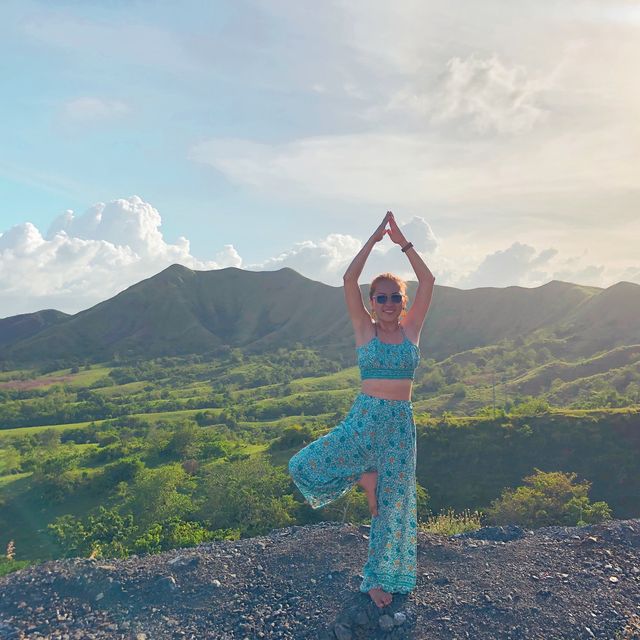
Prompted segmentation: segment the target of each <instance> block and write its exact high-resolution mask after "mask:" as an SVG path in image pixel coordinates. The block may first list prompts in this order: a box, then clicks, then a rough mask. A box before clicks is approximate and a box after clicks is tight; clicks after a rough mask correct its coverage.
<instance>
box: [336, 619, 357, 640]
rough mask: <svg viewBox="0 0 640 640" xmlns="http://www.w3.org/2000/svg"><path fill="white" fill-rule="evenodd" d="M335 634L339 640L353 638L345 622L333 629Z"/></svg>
mask: <svg viewBox="0 0 640 640" xmlns="http://www.w3.org/2000/svg"><path fill="white" fill-rule="evenodd" d="M333 632H334V633H335V634H336V638H337V639H338V640H351V638H353V635H352V633H351V629H350V628H349V627H348V626H347V625H346V624H344V623H343V622H339V623H338V624H337V625H336V626H335V627H334V628H333Z"/></svg>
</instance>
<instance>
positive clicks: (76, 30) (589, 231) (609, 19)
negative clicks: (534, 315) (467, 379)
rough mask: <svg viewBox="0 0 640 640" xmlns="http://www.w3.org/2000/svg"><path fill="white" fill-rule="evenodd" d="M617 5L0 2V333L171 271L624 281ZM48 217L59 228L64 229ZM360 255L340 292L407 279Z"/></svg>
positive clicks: (638, 224)
mask: <svg viewBox="0 0 640 640" xmlns="http://www.w3.org/2000/svg"><path fill="white" fill-rule="evenodd" d="M639 36H640V8H639V6H638V5H637V4H636V3H632V2H587V1H582V0H575V1H574V0H572V1H571V2H569V1H568V0H567V1H559V2H557V1H555V0H554V1H551V0H548V1H542V2H540V1H538V2H532V1H530V0H522V1H521V2H518V3H510V2H507V1H506V0H501V1H496V0H488V1H487V2H484V3H476V2H472V1H471V0H448V1H447V2H444V1H434V2H430V3H420V2H417V1H413V0H403V1H400V0H398V1H397V2H394V3H390V2H380V1H376V0H368V1H367V2H364V1H363V0H362V1H360V0H333V1H332V2H327V3H324V4H322V5H318V4H317V3H313V4H312V3H311V2H305V1H295V2H294V1H293V0H291V1H289V0H280V1H273V0H271V1H266V0H264V1H261V0H251V1H235V2H221V1H208V2H204V1H199V2H196V1H192V0H189V1H185V2H180V3H175V2H164V1H157V2H147V1H142V0H140V1H126V0H111V1H106V0H105V1H103V2H98V1H94V2H88V1H83V2H81V1H80V0H75V1H71V0H69V1H68V2H64V1H56V2H44V1H42V2H36V1H35V0H20V1H19V2H18V1H13V0H6V1H5V2H3V3H2V7H0V69H1V70H2V77H3V88H4V91H3V93H4V95H5V96H7V97H8V99H4V100H2V101H0V139H1V140H2V144H1V145H0V195H1V197H2V200H1V203H0V207H1V208H0V234H1V235H0V317H5V316H8V315H12V314H15V313H22V312H28V311H35V310H37V309H40V308H46V307H55V308H59V309H62V310H64V311H68V312H75V311H78V310H80V309H82V308H86V307H87V306H90V305H91V304H95V303H96V302H98V301H99V300H102V299H104V298H105V297H108V296H110V295H114V294H115V293H117V292H118V291H121V290H122V289H123V288H125V287H126V286H129V285H130V284H132V283H134V282H136V281H138V280H140V279H142V278H144V277H148V276H149V275H152V274H153V273H156V272H157V271H159V270H160V269H162V268H164V266H167V265H168V264H171V262H174V261H175V262H181V263H182V264H185V265H186V266H188V267H190V268H194V269H210V268H220V267H224V266H239V267H242V268H248V269H276V268H279V267H281V266H292V267H293V268H295V269H297V270H298V271H300V272H301V273H303V274H304V275H306V276H308V277H310V278H313V279H317V280H322V281H324V282H327V283H328V284H332V285H336V286H337V285H339V284H340V278H341V274H342V272H344V270H345V268H346V266H347V265H348V263H349V261H350V260H351V258H352V257H353V255H354V254H355V253H356V252H357V250H358V249H359V247H360V246H361V243H362V242H364V241H365V240H366V239H367V237H368V236H369V235H370V234H371V232H372V231H373V229H374V228H375V226H376V224H377V223H378V221H379V219H381V218H382V217H383V216H384V213H385V211H386V210H387V209H392V210H394V212H395V213H396V218H397V219H398V220H399V221H400V222H401V223H402V224H403V225H405V234H406V235H407V237H409V236H410V234H413V235H412V236H411V237H410V238H409V239H411V240H412V241H413V242H414V244H416V246H418V247H419V248H420V251H421V253H422V254H423V256H424V257H425V260H426V261H427V263H428V264H429V265H430V267H431V269H432V271H433V272H434V274H435V275H436V279H437V280H436V281H437V282H438V283H439V284H448V285H451V286H458V287H462V288H471V287H476V286H508V285H520V286H539V285H541V284H544V283H545V282H548V281H549V280H551V279H562V280H568V281H572V282H578V283H581V284H588V285H593V286H600V287H606V286H609V285H611V284H613V283H615V282H617V281H619V280H631V281H634V282H639V283H640V259H639V258H638V252H637V249H636V246H635V245H636V240H635V238H637V237H638V236H639V234H640V215H639V213H638V211H639V208H638V204H639V201H640V198H639V191H638V180H637V166H638V161H639V160H640V158H639V157H638V156H639V155H640V144H639V143H640V125H639V124H638V118H637V114H638V112H639V110H638V109H639V107H640V89H639V87H638V85H637V82H636V81H635V79H634V75H633V69H634V68H637V65H638V63H640V44H639V43H640V38H639ZM69 211H72V212H73V213H66V214H65V212H69ZM385 242H386V244H385V245H384V246H383V245H380V246H378V247H377V249H376V252H375V254H374V255H373V256H372V259H371V261H370V264H369V266H368V268H367V269H366V270H365V273H364V274H363V279H366V278H369V277H371V276H372V275H374V274H375V273H376V272H378V271H381V270H389V269H391V270H396V271H398V272H399V273H401V274H402V275H405V276H408V277H410V276H411V272H410V269H409V267H408V263H407V261H406V258H405V257H404V256H402V255H398V253H399V252H398V251H396V250H395V249H396V247H393V246H391V245H390V243H389V242H388V241H386V240H385Z"/></svg>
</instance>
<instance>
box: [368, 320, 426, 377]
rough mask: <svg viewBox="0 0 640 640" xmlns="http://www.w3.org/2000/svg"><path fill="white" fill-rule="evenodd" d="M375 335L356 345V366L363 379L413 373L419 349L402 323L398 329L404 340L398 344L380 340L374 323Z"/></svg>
mask: <svg viewBox="0 0 640 640" xmlns="http://www.w3.org/2000/svg"><path fill="white" fill-rule="evenodd" d="M374 327H375V330H376V335H375V337H374V338H372V339H371V340H369V342H367V343H365V344H361V345H360V346H359V347H356V353H357V354H358V366H359V367H360V375H361V377H362V379H363V380H367V379H369V378H394V379H399V378H400V379H401V378H407V379H409V380H413V375H414V372H415V370H416V367H417V366H418V363H419V362H420V349H419V348H418V345H416V344H413V342H411V341H410V340H409V339H408V338H407V336H406V335H405V332H404V329H403V328H402V325H401V326H400V330H401V331H402V335H403V336H404V340H403V341H402V342H401V343H400V344H392V343H389V342H380V339H379V338H378V325H377V324H376V323H374Z"/></svg>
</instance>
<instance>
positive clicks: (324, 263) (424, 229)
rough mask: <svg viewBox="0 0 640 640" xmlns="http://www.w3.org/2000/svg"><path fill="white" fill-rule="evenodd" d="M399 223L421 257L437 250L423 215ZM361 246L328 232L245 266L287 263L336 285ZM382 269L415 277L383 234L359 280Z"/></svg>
mask: <svg viewBox="0 0 640 640" xmlns="http://www.w3.org/2000/svg"><path fill="white" fill-rule="evenodd" d="M399 226H400V228H401V230H402V232H403V233H404V235H405V236H406V237H410V238H411V241H412V242H413V245H414V247H415V248H416V250H417V251H419V252H421V253H423V254H424V255H425V257H426V256H427V254H429V253H434V252H435V251H436V250H437V248H438V245H439V240H438V239H437V238H436V236H435V234H434V233H433V231H432V229H431V226H430V225H429V223H428V222H427V221H426V220H425V219H424V218H421V217H419V216H414V217H413V218H412V219H411V220H410V221H409V222H408V223H407V224H403V223H402V222H401V221H399ZM362 246H363V243H362V241H360V240H359V239H357V238H354V237H353V236H349V235H343V234H339V233H331V234H329V235H328V236H327V237H326V238H324V239H323V240H319V241H312V240H306V241H304V242H299V243H296V245H295V246H294V247H293V248H292V249H289V250H288V251H285V252H283V253H282V254H280V255H278V256H275V257H273V258H269V259H268V260H266V261H264V262H262V263H259V264H254V265H249V266H248V267H247V268H249V269H256V270H273V269H280V268H282V267H290V268H292V269H295V270H296V271H298V272H299V273H301V274H303V275H304V276H306V277H308V278H311V279H312V280H319V281H321V282H326V283H327V284H331V285H334V286H339V285H342V276H343V274H344V272H345V271H346V269H347V267H348V266H349V264H351V261H352V260H353V259H354V258H355V256H356V255H357V253H358V252H359V251H360V249H361V248H362ZM385 271H391V272H393V273H397V274H398V275H399V276H400V277H403V278H409V279H411V278H413V279H415V275H414V273H413V270H412V268H411V265H410V263H409V261H408V259H407V257H406V256H405V255H404V254H403V253H402V252H401V251H400V248H399V247H398V246H397V245H395V244H394V243H392V242H391V240H390V239H389V238H388V237H387V236H385V237H384V238H383V240H382V241H380V242H379V243H377V244H376V245H375V246H374V248H373V250H372V251H371V253H370V255H369V257H368V259H367V261H366V263H365V268H364V270H363V272H362V277H361V278H360V281H361V282H366V281H368V280H371V279H372V278H373V277H375V276H376V275H377V274H379V273H382V272H385Z"/></svg>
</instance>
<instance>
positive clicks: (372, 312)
mask: <svg viewBox="0 0 640 640" xmlns="http://www.w3.org/2000/svg"><path fill="white" fill-rule="evenodd" d="M371 317H372V318H373V319H374V320H375V319H376V312H375V311H374V310H373V309H371Z"/></svg>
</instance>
